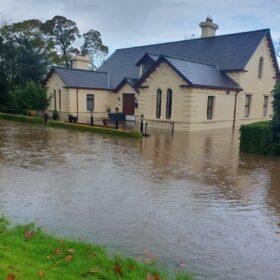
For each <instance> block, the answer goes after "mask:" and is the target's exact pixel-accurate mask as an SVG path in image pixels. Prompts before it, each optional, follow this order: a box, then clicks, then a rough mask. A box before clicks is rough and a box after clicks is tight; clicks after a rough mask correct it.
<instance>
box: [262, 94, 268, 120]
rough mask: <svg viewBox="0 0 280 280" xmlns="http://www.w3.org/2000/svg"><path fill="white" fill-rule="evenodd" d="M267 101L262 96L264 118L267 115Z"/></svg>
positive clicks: (266, 97)
mask: <svg viewBox="0 0 280 280" xmlns="http://www.w3.org/2000/svg"><path fill="white" fill-rule="evenodd" d="M268 101H269V97H268V96H264V100H263V116H264V117H266V116H267V113H268Z"/></svg>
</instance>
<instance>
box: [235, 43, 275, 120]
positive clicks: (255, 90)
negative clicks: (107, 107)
mask: <svg viewBox="0 0 280 280" xmlns="http://www.w3.org/2000/svg"><path fill="white" fill-rule="evenodd" d="M260 57H263V58H264V65H263V75H262V78H261V79H259V78H258V65H259V59H260ZM245 71H246V72H243V73H240V74H239V78H238V79H239V84H240V86H241V87H242V88H243V89H244V91H243V92H241V93H240V94H239V96H238V107H237V108H238V111H237V116H238V121H239V124H246V123H252V122H256V121H260V120H269V119H271V115H272V114H273V109H272V101H273V96H272V93H271V91H272V90H273V88H274V85H275V83H276V79H275V76H276V71H275V69H274V66H273V61H272V58H271V55H270V51H269V47H268V42H267V39H266V38H264V39H263V40H262V42H261V44H260V45H259V46H258V48H257V49H256V51H255V53H254V54H253V56H252V57H251V59H250V60H249V62H248V63H247V65H246V67H245ZM246 94H251V95H252V104H251V112H250V116H249V117H245V114H244V113H245V95H246ZM264 96H269V106H268V114H267V116H266V117H264V116H263V105H264Z"/></svg>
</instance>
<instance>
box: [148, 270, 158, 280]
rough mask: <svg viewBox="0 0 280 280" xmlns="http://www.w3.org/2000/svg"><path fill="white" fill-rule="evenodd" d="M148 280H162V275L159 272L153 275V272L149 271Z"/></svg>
mask: <svg viewBox="0 0 280 280" xmlns="http://www.w3.org/2000/svg"><path fill="white" fill-rule="evenodd" d="M146 280H160V277H159V275H158V274H155V275H152V274H151V273H149V272H148V273H147V275H146Z"/></svg>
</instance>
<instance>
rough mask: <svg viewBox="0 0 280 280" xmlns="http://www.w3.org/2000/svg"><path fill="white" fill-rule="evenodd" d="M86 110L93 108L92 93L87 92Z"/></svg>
mask: <svg viewBox="0 0 280 280" xmlns="http://www.w3.org/2000/svg"><path fill="white" fill-rule="evenodd" d="M87 110H88V111H90V112H91V111H93V110H94V94H87Z"/></svg>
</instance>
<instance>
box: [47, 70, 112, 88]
mask: <svg viewBox="0 0 280 280" xmlns="http://www.w3.org/2000/svg"><path fill="white" fill-rule="evenodd" d="M53 70H54V71H55V72H56V73H57V74H58V75H59V77H60V78H61V79H62V80H63V82H64V83H65V85H66V87H70V88H84V89H108V88H109V87H108V73H104V72H99V71H90V70H80V69H67V68H60V67H54V68H53Z"/></svg>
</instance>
